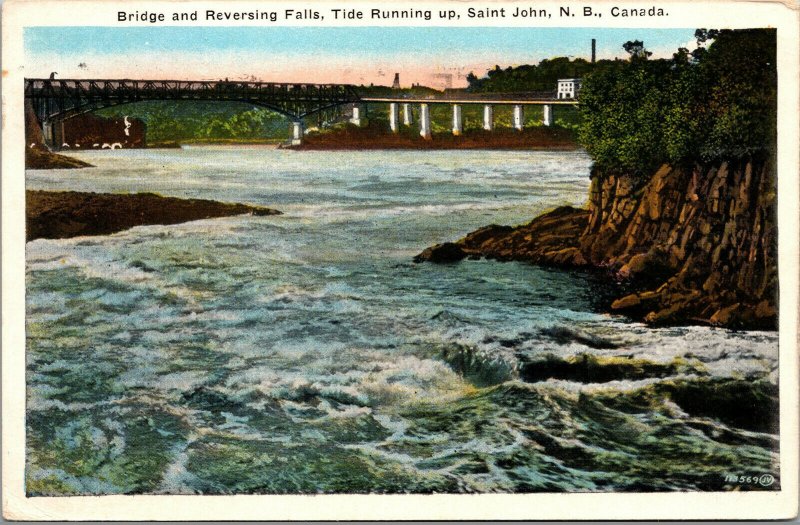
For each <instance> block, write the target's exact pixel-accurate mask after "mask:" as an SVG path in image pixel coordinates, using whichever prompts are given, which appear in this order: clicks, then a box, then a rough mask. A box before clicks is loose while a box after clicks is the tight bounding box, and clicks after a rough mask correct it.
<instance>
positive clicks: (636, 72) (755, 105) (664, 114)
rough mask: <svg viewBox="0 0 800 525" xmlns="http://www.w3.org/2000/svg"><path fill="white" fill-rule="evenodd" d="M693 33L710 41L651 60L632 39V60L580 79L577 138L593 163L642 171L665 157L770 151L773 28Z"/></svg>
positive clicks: (677, 159) (680, 159)
mask: <svg viewBox="0 0 800 525" xmlns="http://www.w3.org/2000/svg"><path fill="white" fill-rule="evenodd" d="M695 35H696V37H697V39H698V42H700V43H704V44H708V43H709V42H710V45H707V47H700V48H698V49H697V50H695V51H693V52H691V53H689V51H688V50H686V49H683V48H682V49H679V50H678V51H677V52H676V53H675V55H674V56H673V57H672V59H669V60H665V59H662V60H650V59H649V58H648V56H649V55H648V54H647V51H646V49H644V47H643V46H642V45H641V42H631V43H628V44H627V45H628V47H626V50H627V51H628V52H629V53H630V55H631V58H630V60H629V61H626V62H619V63H617V64H615V65H614V67H605V68H598V69H595V70H593V71H592V72H591V73H590V74H588V75H587V76H586V77H585V78H584V84H583V89H582V91H581V98H580V100H581V107H580V111H581V115H582V117H583V121H582V124H581V125H580V128H579V138H580V140H581V142H582V143H583V144H584V146H585V147H586V149H587V150H588V151H589V153H590V154H591V155H592V157H593V159H594V160H595V162H596V164H597V165H598V167H600V168H602V169H612V170H624V171H628V172H634V173H642V174H644V173H648V172H650V171H652V170H653V169H654V168H656V167H657V166H658V165H659V164H661V163H664V162H669V163H672V164H682V163H691V162H707V161H714V160H720V159H740V158H744V157H747V156H752V155H757V154H763V153H767V152H769V151H771V150H772V148H773V147H774V137H775V123H776V92H777V73H776V67H775V49H776V39H775V31H774V30H771V29H746V30H721V31H716V30H711V31H708V30H703V29H701V30H698V31H697V32H696V33H695ZM636 44H639V45H636ZM629 48H630V49H629Z"/></svg>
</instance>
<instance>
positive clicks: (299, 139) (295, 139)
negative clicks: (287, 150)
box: [292, 120, 303, 146]
mask: <svg viewBox="0 0 800 525" xmlns="http://www.w3.org/2000/svg"><path fill="white" fill-rule="evenodd" d="M302 143H303V121H302V120H295V121H294V122H292V146H299V145H300V144H302Z"/></svg>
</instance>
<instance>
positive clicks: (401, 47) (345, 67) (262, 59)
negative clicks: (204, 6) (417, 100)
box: [24, 26, 694, 88]
mask: <svg viewBox="0 0 800 525" xmlns="http://www.w3.org/2000/svg"><path fill="white" fill-rule="evenodd" d="M592 38H595V39H597V58H598V59H603V58H614V57H624V56H627V55H626V54H625V52H624V50H623V49H622V44H623V43H624V42H626V41H628V40H642V41H644V43H645V47H647V49H649V50H650V51H652V52H653V53H654V56H655V57H659V56H665V57H668V56H672V53H673V52H674V51H675V50H676V49H677V48H678V47H681V46H684V47H690V49H694V29H693V28H692V29H631V28H624V29H611V28H520V27H513V28H511V27H274V26H271V27H198V26H194V27H163V26H162V27H28V28H26V29H25V35H24V42H25V76H26V77H28V78H37V77H47V76H49V75H50V73H51V72H57V73H58V75H57V78H132V79H145V78H147V79H172V80H183V79H189V80H218V79H222V78H229V79H231V80H240V79H252V80H263V81H273V82H308V83H312V82H313V83H352V84H370V83H374V84H380V85H391V83H392V80H393V79H394V74H395V73H399V74H400V83H401V86H403V87H407V86H410V85H411V84H412V83H422V84H425V85H430V86H433V87H439V88H441V87H445V84H446V83H447V79H448V78H451V82H452V86H453V87H463V86H465V85H466V81H465V80H464V77H465V76H466V75H467V74H468V73H470V72H474V73H475V74H476V75H478V76H479V77H480V76H483V75H484V74H485V73H486V71H487V70H488V69H490V68H493V67H494V65H495V64H498V65H500V66H501V67H507V66H516V65H521V64H536V63H538V62H539V61H541V60H542V59H544V58H553V57H556V56H569V57H582V58H586V59H589V58H590V55H591V39H592Z"/></svg>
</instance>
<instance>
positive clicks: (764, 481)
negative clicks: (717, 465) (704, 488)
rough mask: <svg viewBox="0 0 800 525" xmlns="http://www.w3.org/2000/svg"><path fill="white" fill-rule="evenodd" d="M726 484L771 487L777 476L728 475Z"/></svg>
mask: <svg viewBox="0 0 800 525" xmlns="http://www.w3.org/2000/svg"><path fill="white" fill-rule="evenodd" d="M725 483H738V484H739V485H761V486H762V487H769V486H770V485H772V484H773V483H775V476H773V475H772V474H761V475H758V476H737V475H736V474H728V475H727V476H725Z"/></svg>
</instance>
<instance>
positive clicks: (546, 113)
mask: <svg viewBox="0 0 800 525" xmlns="http://www.w3.org/2000/svg"><path fill="white" fill-rule="evenodd" d="M542 123H543V124H544V125H545V126H552V125H553V106H551V105H550V104H545V105H544V106H542Z"/></svg>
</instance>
